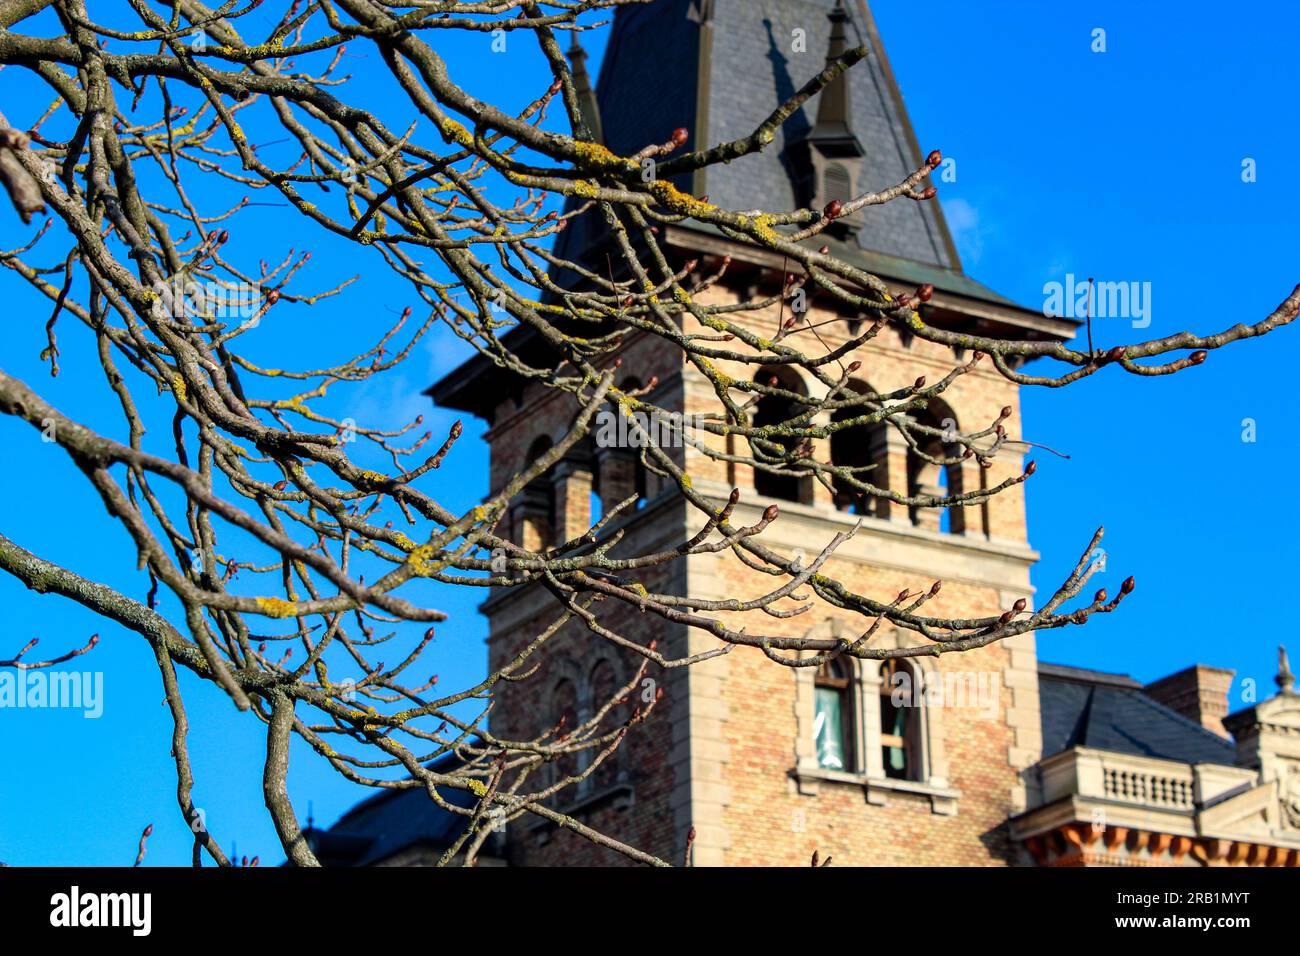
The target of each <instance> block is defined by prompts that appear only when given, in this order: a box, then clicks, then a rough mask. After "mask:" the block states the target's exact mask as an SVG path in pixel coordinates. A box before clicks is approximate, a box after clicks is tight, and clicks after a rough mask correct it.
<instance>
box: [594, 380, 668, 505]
mask: <svg viewBox="0 0 1300 956" xmlns="http://www.w3.org/2000/svg"><path fill="white" fill-rule="evenodd" d="M618 387H619V389H620V390H622V391H624V392H631V391H636V390H637V389H639V388H641V382H640V380H639V379H637V378H636V377H634V376H628V377H627V378H625V379H623V380H622V381H621V382H620V383H619V385H618ZM600 416H601V418H600V422H599V426H598V427H597V428H596V430H595V449H594V451H595V457H596V461H597V466H596V472H595V473H596V482H595V488H596V489H597V491H598V493H599V495H600V512H601V513H602V514H603V513H604V512H606V511H609V510H610V509H612V508H613V507H614V506H615V505H617V504H619V503H620V502H621V501H623V500H624V499H626V498H628V497H629V496H630V495H633V494H635V495H636V496H637V500H636V507H637V508H638V509H639V508H644V507H645V504H646V502H647V501H648V500H649V498H650V487H649V485H650V482H649V480H648V477H649V476H648V474H647V471H646V466H645V465H644V464H643V463H642V461H641V454H642V451H643V448H642V445H643V443H644V442H645V441H646V440H650V441H654V440H656V437H657V436H656V433H655V429H654V428H653V426H652V423H651V422H650V421H649V417H648V416H646V415H645V414H644V413H642V414H641V419H640V421H639V422H638V424H640V425H641V426H642V430H643V431H644V432H645V434H642V433H641V432H640V431H638V430H637V428H636V427H635V426H634V425H633V423H632V421H631V419H630V418H629V417H628V413H627V411H626V409H625V408H624V407H623V406H621V405H620V404H619V403H617V402H615V401H613V400H610V401H609V402H608V403H607V404H606V406H605V408H604V409H602V410H601V412H600ZM627 513H628V512H626V511H624V512H623V514H624V515H626V514H627Z"/></svg>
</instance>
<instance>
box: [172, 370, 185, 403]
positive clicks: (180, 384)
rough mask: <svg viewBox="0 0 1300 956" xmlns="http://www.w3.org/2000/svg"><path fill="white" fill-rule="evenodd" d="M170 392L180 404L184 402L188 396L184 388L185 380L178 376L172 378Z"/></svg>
mask: <svg viewBox="0 0 1300 956" xmlns="http://www.w3.org/2000/svg"><path fill="white" fill-rule="evenodd" d="M172 391H173V392H174V393H175V394H176V397H177V398H179V399H180V400H181V401H182V402H183V401H185V398H186V396H187V395H188V394H189V391H188V390H187V389H186V387H185V379H183V378H181V377H180V375H173V376H172Z"/></svg>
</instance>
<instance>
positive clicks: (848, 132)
mask: <svg viewBox="0 0 1300 956" xmlns="http://www.w3.org/2000/svg"><path fill="white" fill-rule="evenodd" d="M828 16H829V18H830V21H831V38H830V45H829V47H828V48H827V50H826V63H827V65H828V66H829V65H830V64H832V63H834V62H835V61H836V60H838V59H839V58H840V57H841V56H842V55H843V54H844V51H845V50H846V49H847V48H848V40H847V34H846V32H845V28H844V25H845V23H846V22H847V21H848V19H849V15H848V12H847V11H846V10H845V9H844V5H843V4H842V3H837V4H836V5H835V8H834V9H833V10H831V12H830V13H829V14H828ZM851 115H852V108H851V106H850V95H849V81H848V75H847V74H846V73H841V74H840V75H839V76H837V77H836V78H835V80H834V81H833V82H831V83H830V85H828V86H827V87H826V88H825V89H823V90H822V91H821V93H819V94H818V95H817V122H816V124H815V125H814V126H813V128H812V129H811V130H810V131H809V132H808V135H807V136H806V137H805V138H804V139H803V140H802V141H800V142H799V143H796V144H794V146H793V147H792V148H793V149H794V152H795V157H794V159H795V162H796V163H800V164H802V165H803V167H804V169H803V177H804V181H805V183H807V184H809V185H810V186H811V188H809V189H806V190H805V191H806V193H807V195H806V196H805V197H804V198H805V201H806V202H807V203H808V205H809V206H810V207H811V208H813V209H818V210H823V209H825V208H826V206H827V204H829V203H831V202H833V201H835V200H837V199H838V200H839V201H840V202H848V201H849V200H850V199H853V198H854V197H855V196H857V194H858V172H859V170H860V168H861V166H862V157H863V156H864V155H865V150H863V148H862V144H861V143H860V142H859V141H858V138H857V136H856V135H854V133H853V129H852V126H851V125H850V123H849V118H850V116H851ZM861 225H862V220H861V217H860V216H859V215H858V214H856V213H855V214H853V215H850V216H844V217H842V218H840V219H838V220H836V221H835V222H834V223H833V224H832V225H831V226H830V228H829V229H828V231H829V232H831V233H832V234H838V235H839V236H840V237H841V238H843V237H846V236H848V235H850V234H852V233H853V232H855V231H856V230H857V229H858V228H860V227H861Z"/></svg>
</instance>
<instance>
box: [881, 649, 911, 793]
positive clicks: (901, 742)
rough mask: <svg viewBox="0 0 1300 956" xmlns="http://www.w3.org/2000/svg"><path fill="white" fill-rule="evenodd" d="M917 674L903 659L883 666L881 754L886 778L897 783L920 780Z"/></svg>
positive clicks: (887, 662) (889, 661) (888, 661)
mask: <svg viewBox="0 0 1300 956" xmlns="http://www.w3.org/2000/svg"><path fill="white" fill-rule="evenodd" d="M914 678H915V674H914V672H913V671H912V669H911V668H910V667H909V666H908V665H907V664H905V663H903V662H902V661H901V660H898V659H894V660H887V661H885V662H884V663H883V664H882V665H881V667H880V751H881V759H882V761H883V763H884V768H885V776H886V777H891V778H893V779H895V780H919V779H920V774H921V751H920V716H921V715H920V712H919V710H918V708H919V707H920V694H919V692H918V689H917V688H916V686H915V679H914Z"/></svg>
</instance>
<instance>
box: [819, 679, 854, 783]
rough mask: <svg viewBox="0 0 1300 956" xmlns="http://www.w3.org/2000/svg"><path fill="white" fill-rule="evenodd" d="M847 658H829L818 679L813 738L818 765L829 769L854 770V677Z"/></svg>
mask: <svg viewBox="0 0 1300 956" xmlns="http://www.w3.org/2000/svg"><path fill="white" fill-rule="evenodd" d="M851 675H852V671H850V670H849V664H848V663H847V662H846V661H843V660H840V659H835V660H829V661H827V662H825V663H824V664H822V665H821V666H820V667H818V668H817V676H816V678H815V680H814V682H813V683H814V687H815V688H816V689H815V691H814V694H815V701H814V711H813V714H814V716H813V737H814V739H815V740H816V743H817V764H818V766H820V767H824V768H825V769H827V770H843V771H845V772H846V773H848V772H852V771H853V770H854V766H853V751H854V742H853V679H852V676H851Z"/></svg>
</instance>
